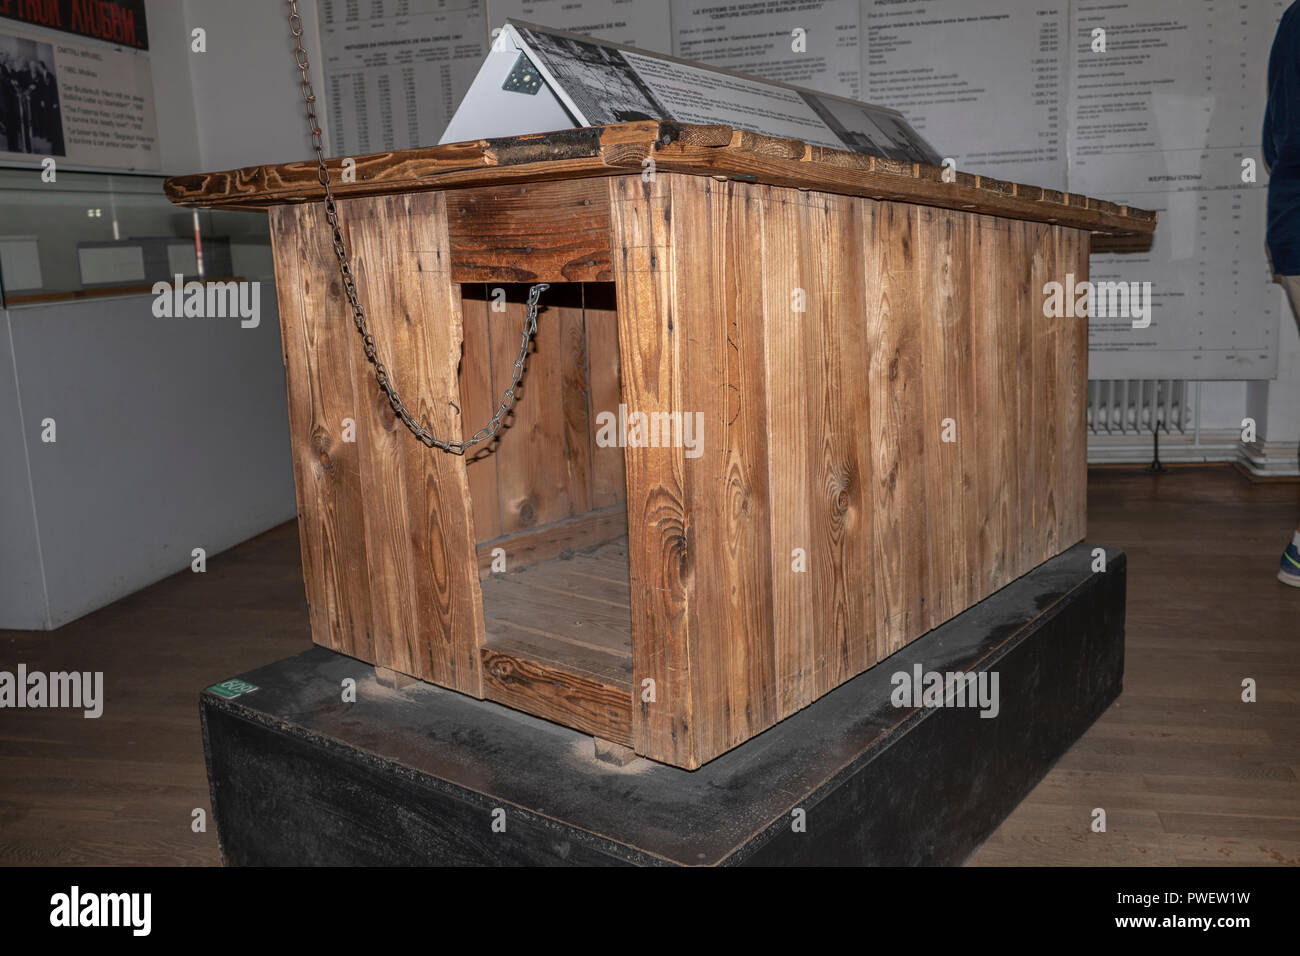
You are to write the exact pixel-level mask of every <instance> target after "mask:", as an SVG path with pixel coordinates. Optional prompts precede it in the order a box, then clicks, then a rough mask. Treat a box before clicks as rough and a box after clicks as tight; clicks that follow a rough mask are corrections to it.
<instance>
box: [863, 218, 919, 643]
mask: <svg viewBox="0 0 1300 956" xmlns="http://www.w3.org/2000/svg"><path fill="white" fill-rule="evenodd" d="M862 210H863V214H864V216H866V217H867V226H866V228H865V229H864V230H863V246H862V255H863V260H864V262H866V263H867V264H868V265H867V276H868V280H867V281H868V285H867V288H868V290H869V294H870V295H871V299H870V301H869V303H868V308H867V314H866V328H867V342H868V354H869V356H870V362H869V365H868V366H867V374H868V382H869V388H870V410H871V417H870V421H871V430H870V432H869V435H870V444H871V454H872V476H873V491H872V503H873V504H872V506H873V508H874V511H875V525H874V535H873V542H874V544H873V554H874V562H873V564H874V578H875V593H876V606H875V611H876V619H877V631H876V655H875V656H876V659H880V658H884V657H887V656H889V655H890V654H892V653H893V652H894V651H896V650H898V648H900V647H902V646H903V645H904V644H905V643H907V641H909V640H910V639H911V638H912V637H913V636H915V635H917V634H922V633H924V632H925V631H926V630H928V629H929V628H930V626H931V625H930V623H929V617H928V612H927V609H926V595H927V594H928V593H930V589H929V587H928V583H929V581H928V577H929V567H930V562H929V557H928V553H927V552H928V540H927V530H926V528H927V521H928V517H927V515H926V509H925V501H926V498H925V494H926V487H925V470H924V464H923V462H924V460H925V457H926V441H925V430H926V426H927V423H926V420H925V401H924V393H923V390H922V381H923V379H922V369H921V342H922V339H921V325H920V323H919V322H917V321H916V317H917V316H918V314H919V308H920V289H921V285H922V282H921V275H920V272H919V269H918V259H917V249H916V223H917V221H918V220H917V216H918V213H917V210H916V207H914V206H899V205H894V204H890V203H884V204H879V205H872V206H868V205H865V204H864V205H863V207H862Z"/></svg>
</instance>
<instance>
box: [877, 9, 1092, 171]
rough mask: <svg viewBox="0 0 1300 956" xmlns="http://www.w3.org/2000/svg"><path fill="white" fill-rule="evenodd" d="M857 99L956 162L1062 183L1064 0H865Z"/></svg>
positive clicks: (971, 167) (975, 168) (970, 167)
mask: <svg viewBox="0 0 1300 956" xmlns="http://www.w3.org/2000/svg"><path fill="white" fill-rule="evenodd" d="M863 8H864V10H865V11H866V24H867V29H866V36H867V42H866V45H865V47H864V48H863V51H862V78H863V83H862V85H863V90H862V96H863V98H864V99H866V100H869V101H870V102H873V103H879V104H881V105H882V106H889V107H892V108H893V109H896V110H898V111H899V112H901V113H902V114H903V115H904V116H906V117H907V118H908V120H909V121H910V122H911V123H912V125H913V126H915V127H916V129H917V131H918V132H920V133H921V134H922V135H924V136H926V137H927V138H928V139H929V140H930V142H932V143H933V144H934V146H935V148H936V149H938V150H940V151H941V152H943V154H944V155H945V156H949V157H952V158H953V159H955V160H956V161H957V166H958V168H959V169H966V170H970V171H972V172H983V173H985V174H986V175H989V176H994V177H997V178H998V179H1006V180H1010V181H1012V182H1022V183H1032V184H1034V185H1036V186H1046V187H1048V188H1051V189H1064V188H1065V183H1066V159H1065V145H1066V144H1065V135H1064V132H1063V130H1062V121H1063V117H1062V112H1063V111H1064V108H1065V101H1064V96H1065V78H1066V62H1067V60H1066V50H1065V45H1066V44H1065V36H1066V30H1067V28H1068V19H1069V17H1068V9H1069V5H1068V3H1066V2H1065V0H1057V2H1043V0H963V2H962V3H960V4H954V3H952V2H951V0H867V2H866V3H864V4H863Z"/></svg>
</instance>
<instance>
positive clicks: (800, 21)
mask: <svg viewBox="0 0 1300 956" xmlns="http://www.w3.org/2000/svg"><path fill="white" fill-rule="evenodd" d="M860 17H861V6H860V4H859V2H858V0H824V2H821V3H816V2H808V3H787V2H781V0H751V2H738V3H718V2H709V0H673V4H672V27H673V51H672V52H673V55H674V56H679V57H681V58H683V59H686V60H695V61H698V62H700V63H708V64H710V65H712V66H722V67H726V68H727V69H729V70H736V71H738V72H741V73H751V74H753V75H754V76H761V77H763V78H764V79H768V80H777V81H779V82H781V83H791V84H794V85H795V86H806V87H809V88H811V89H814V90H818V91H820V92H823V93H834V94H836V95H838V96H848V97H853V98H857V97H858V96H859V93H860V90H859V83H858V76H859V74H858V60H859V51H858V37H859V20H860ZM538 22H541V23H544V22H545V21H544V20H543V21H538ZM864 98H866V99H870V98H869V97H864Z"/></svg>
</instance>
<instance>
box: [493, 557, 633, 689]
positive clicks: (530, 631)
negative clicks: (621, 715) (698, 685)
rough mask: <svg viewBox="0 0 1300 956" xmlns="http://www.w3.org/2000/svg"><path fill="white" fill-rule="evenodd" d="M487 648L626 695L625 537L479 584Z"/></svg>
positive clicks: (628, 594) (628, 603) (628, 605)
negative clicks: (618, 689) (601, 683)
mask: <svg viewBox="0 0 1300 956" xmlns="http://www.w3.org/2000/svg"><path fill="white" fill-rule="evenodd" d="M482 588H483V617H484V620H485V622H486V631H487V646H488V647H489V648H491V649H493V650H497V651H501V652H502V653H505V654H510V655H512V656H514V657H522V658H525V659H527V660H533V661H539V662H541V663H543V664H550V665H553V666H556V667H559V668H560V669H562V670H566V671H569V672H571V673H576V674H582V675H586V676H591V677H595V678H596V679H598V680H602V681H604V682H606V683H608V684H611V685H612V686H614V687H622V688H625V689H626V690H627V692H628V693H629V694H630V693H631V692H632V586H631V584H630V583H629V575H628V556H627V538H621V539H619V540H618V541H615V542H612V543H610V544H606V545H603V546H601V547H599V548H594V549H591V550H590V551H586V552H582V553H579V554H569V553H566V554H564V555H562V556H561V557H558V558H553V559H551V560H550V561H544V562H542V563H540V564H535V565H532V566H530V567H526V568H522V569H520V570H518V571H513V572H509V573H506V574H494V575H492V576H491V577H489V578H488V579H487V580H485V581H483V583H482Z"/></svg>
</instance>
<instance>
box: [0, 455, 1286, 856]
mask: <svg viewBox="0 0 1300 956" xmlns="http://www.w3.org/2000/svg"><path fill="white" fill-rule="evenodd" d="M1089 504H1090V518H1089V522H1090V527H1089V539H1090V540H1092V541H1095V542H1098V543H1100V544H1109V545H1116V546H1121V547H1123V548H1125V550H1127V552H1128V555H1129V597H1128V656H1127V664H1126V674H1125V681H1124V686H1125V691H1124V694H1123V696H1122V697H1121V698H1120V700H1119V701H1118V703H1116V705H1115V706H1114V707H1112V708H1111V710H1110V711H1109V712H1107V713H1106V714H1105V715H1104V716H1103V717H1102V718H1101V720H1100V721H1099V722H1098V723H1097V724H1096V725H1095V726H1094V727H1093V728H1092V729H1091V730H1090V731H1089V732H1088V733H1087V734H1086V735H1085V736H1084V737H1083V738H1082V739H1081V740H1080V741H1079V742H1078V744H1077V745H1076V746H1075V747H1074V748H1073V749H1072V750H1071V751H1070V752H1069V753H1068V754H1066V756H1065V757H1064V758H1063V759H1062V760H1061V762H1060V763H1059V764H1058V766H1057V767H1056V768H1055V769H1054V770H1053V771H1052V772H1051V773H1050V774H1049V775H1048V776H1047V778H1046V779H1045V780H1044V781H1043V782H1042V783H1041V784H1040V785H1039V787H1038V788H1037V789H1036V790H1035V791H1034V792H1033V793H1032V794H1031V795H1030V796H1029V798H1028V799H1026V800H1025V802H1024V803H1023V804H1022V805H1021V806H1020V807H1019V808H1018V809H1017V810H1016V811H1015V813H1013V814H1012V815H1011V817H1010V818H1009V819H1008V820H1007V821H1006V822H1005V823H1004V824H1003V825H1002V827H1001V828H1000V829H999V830H998V831H997V833H995V834H994V835H993V837H992V838H990V840H989V841H988V842H987V843H985V845H984V846H983V847H982V848H981V849H980V850H979V851H978V852H977V853H976V854H975V856H974V857H973V859H972V863H974V864H983V865H999V864H1023V865H1029V864H1087V865H1102V866H1104V865H1110V864H1139V865H1140V864H1182V863H1192V864H1229V865H1231V864H1276V863H1290V864H1300V591H1297V590H1293V589H1290V588H1286V587H1284V586H1283V585H1281V584H1279V583H1277V582H1276V581H1275V580H1274V578H1273V575H1274V574H1275V572H1276V569H1277V562H1278V557H1279V555H1280V553H1281V549H1282V547H1283V546H1284V544H1285V543H1286V540H1287V538H1288V537H1289V536H1290V534H1291V531H1292V529H1294V527H1295V522H1296V517H1297V514H1300V486H1297V485H1294V484H1290V485H1288V484H1280V485H1250V484H1248V483H1246V482H1245V481H1244V480H1242V479H1241V478H1240V477H1238V476H1237V475H1236V473H1235V472H1232V471H1230V470H1228V469H1222V468H1220V469H1196V470H1178V471H1175V472H1173V473H1171V474H1169V475H1166V476H1163V477H1160V478H1152V477H1149V476H1146V475H1143V474H1135V473H1128V472H1094V473H1093V474H1092V475H1091V480H1090V484H1089ZM593 560H594V559H593ZM557 563H558V562H557ZM554 564H555V563H553V564H551V565H548V566H547V567H552V568H553V567H554ZM537 570H538V571H543V572H544V573H542V574H539V575H538V576H536V577H534V578H532V579H531V581H532V582H533V583H532V584H527V583H525V577H526V574H527V573H531V572H525V574H521V575H519V576H518V578H517V579H516V580H513V581H503V582H493V583H492V585H491V587H492V588H496V587H497V585H498V584H500V585H501V586H502V587H514V586H526V587H547V588H554V587H555V585H554V584H553V582H552V581H551V580H550V579H548V578H547V577H546V574H547V573H551V574H553V573H555V572H554V571H550V572H545V570H544V568H542V567H539V568H538V569H537ZM560 571H564V569H562V568H561V569H560ZM575 571H582V573H593V574H604V573H605V572H602V571H600V570H599V569H596V570H592V569H591V568H590V566H589V565H588V562H587V561H586V559H583V560H580V561H578V563H577V564H575V565H571V566H570V568H569V572H575ZM567 580H568V582H569V583H568V585H563V584H561V587H568V588H569V589H570V590H572V585H573V582H574V581H575V580H577V578H576V577H574V576H573V575H572V574H570V576H569V577H568V578H567ZM489 593H490V597H489V603H488V608H489V615H490V616H491V617H492V619H493V621H494V622H495V623H494V624H493V625H492V627H493V628H494V630H493V634H492V637H491V640H493V641H497V640H511V639H517V640H524V639H525V638H523V637H521V636H520V634H521V633H522V634H526V635H528V638H527V639H529V640H534V641H535V642H540V641H543V640H549V639H550V638H547V637H546V635H544V634H531V633H530V632H527V631H519V627H520V625H523V626H527V627H533V628H534V630H538V631H546V630H547V628H546V627H545V626H543V627H535V625H536V624H537V622H538V618H537V616H536V615H532V620H531V622H530V621H529V620H514V621H512V620H511V617H510V615H511V612H510V609H509V606H508V605H509V597H510V596H509V594H505V600H504V601H498V600H496V598H495V596H494V595H492V594H491V592H489ZM566 600H569V599H567V598H566ZM590 603H591V602H589V601H588V602H585V603H583V602H582V599H577V598H575V599H572V604H571V605H567V606H566V605H564V604H561V605H560V606H559V609H560V610H561V611H562V612H563V613H566V614H570V615H572V616H573V619H574V620H580V621H583V622H585V623H584V624H583V625H582V627H584V628H588V629H587V630H582V633H583V634H584V635H592V638H593V639H588V638H584V641H585V642H586V643H589V644H590V645H592V647H591V648H588V650H589V651H590V653H592V654H605V655H606V656H607V657H609V658H615V657H617V654H615V653H613V651H614V649H615V645H614V644H613V643H611V642H612V641H614V640H616V639H617V638H615V637H614V636H613V635H614V634H615V632H616V631H617V628H615V627H613V626H612V625H610V623H609V622H610V620H611V619H612V618H611V617H610V616H608V615H607V616H602V615H601V613H599V612H597V611H595V610H594V609H591V608H590V607H589V606H588V605H590ZM494 609H495V610H494ZM613 610H614V609H613V608H612V607H611V611H613ZM613 618H617V614H615V615H613ZM508 627H513V628H515V629H516V631H517V633H514V634H506V633H505V632H504V631H503V630H497V629H501V628H508ZM308 644H309V637H308V626H307V610H306V605H305V602H304V599H303V589H302V580H301V567H300V564H299V557H298V542H297V534H296V530H295V528H294V527H293V526H292V525H286V526H283V527H280V528H277V529H275V530H274V531H271V532H269V533H268V534H265V535H263V536H261V537H260V538H257V539H255V540H253V541H250V542H247V543H246V544H243V545H241V546H239V547H238V548H235V549H234V550H232V551H229V552H227V553H225V554H222V555H217V556H215V557H213V558H210V559H209V561H208V571H207V572H206V573H205V574H202V575H198V574H191V573H189V572H186V573H184V574H180V575H177V576H175V577H173V578H170V579H168V580H166V581H164V582H162V583H160V584H158V585H156V586H154V587H152V588H149V589H147V590H145V591H142V592H140V593H138V594H135V595H132V596H131V597H129V598H126V599H124V600H122V601H119V602H118V603H117V604H114V605H113V606H111V607H108V608H105V609H104V610H102V611H99V612H97V613H95V614H92V615H90V616H89V617H86V618H83V619H82V620H80V621H76V622H74V623H72V624H70V625H68V626H66V627H64V628H62V629H60V630H59V631H56V632H53V633H50V634H40V633H31V632H4V631H0V669H3V670H10V671H12V670H13V669H14V668H15V667H16V666H17V664H18V663H19V662H23V663H25V664H27V665H28V667H29V668H30V669H38V670H46V671H49V670H73V669H75V670H92V671H94V670H98V671H103V672H104V680H105V687H106V697H107V702H106V705H105V710H104V716H103V717H101V718H100V719H98V720H86V719H83V718H82V717H81V716H80V714H79V713H70V712H67V711H57V710H41V711H29V710H4V711H0V864H10V865H12V864H24V863H27V864H35V863H63V864H79V863H89V864H160V863H169V864H177V863H179V864H190V863H193V864H216V863H218V862H219V858H218V853H217V844H216V834H215V832H214V828H213V827H212V826H211V822H210V821H209V826H208V829H207V832H202V833H195V832H193V830H192V828H191V821H192V813H193V811H194V810H195V809H196V808H200V809H204V810H206V809H207V807H208V788H207V781H206V778H205V773H204V767H203V756H202V743H201V741H200V737H199V725H198V704H197V695H198V691H199V689H200V688H202V687H204V686H206V685H208V684H211V683H214V682H216V681H219V680H222V679H224V678H227V677H230V676H233V675H235V674H237V673H240V672H241V671H245V670H249V669H251V668H254V667H256V666H258V665H260V664H264V663H267V662H269V661H272V660H275V659H277V658H280V657H284V656H287V655H289V654H292V653H295V652H297V651H299V650H302V649H304V648H306V647H307V646H308ZM1246 677H1251V678H1254V679H1255V681H1256V682H1257V684H1258V687H1259V691H1258V693H1259V702H1258V703H1255V704H1245V703H1242V702H1241V700H1240V695H1241V681H1242V679H1243V678H1246ZM1095 807H1101V808H1104V809H1105V810H1106V814H1107V832H1106V833H1092V832H1090V822H1091V819H1092V816H1091V815H1092V811H1093V809H1094V808H1095Z"/></svg>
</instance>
